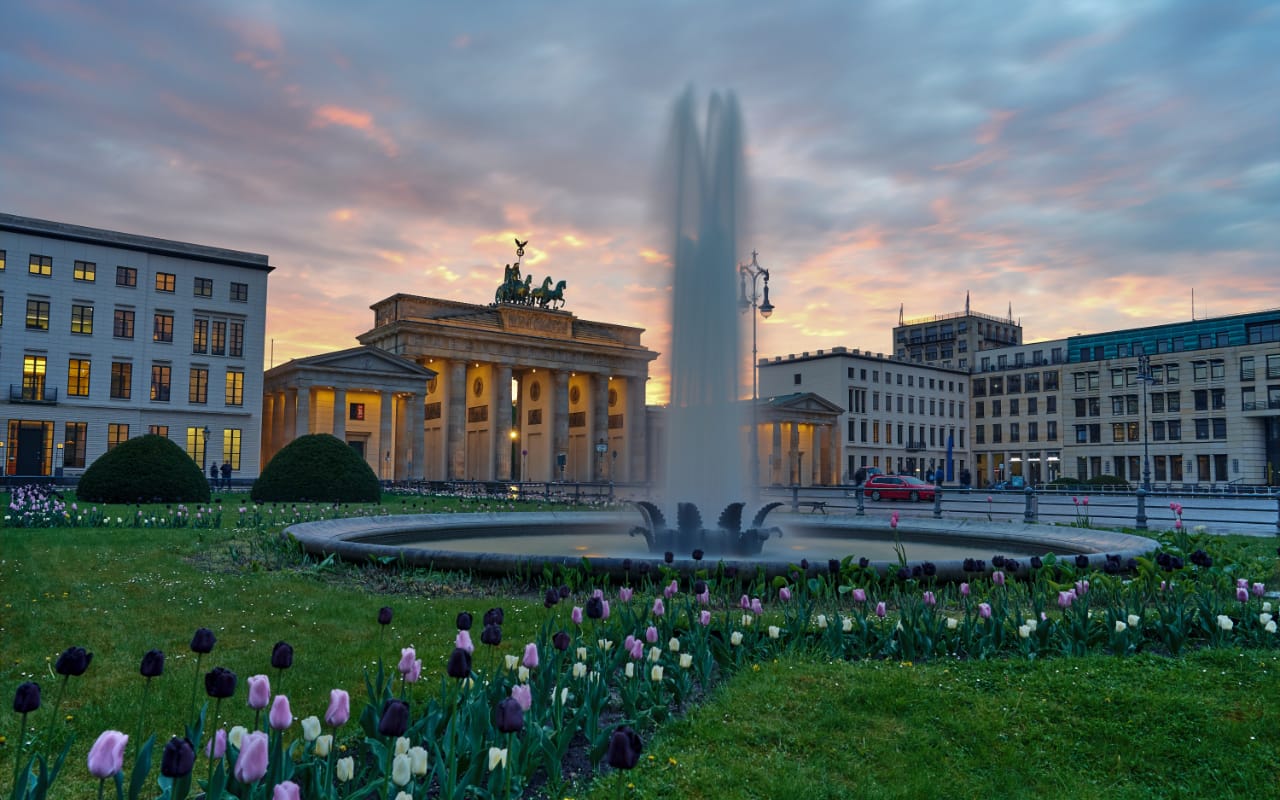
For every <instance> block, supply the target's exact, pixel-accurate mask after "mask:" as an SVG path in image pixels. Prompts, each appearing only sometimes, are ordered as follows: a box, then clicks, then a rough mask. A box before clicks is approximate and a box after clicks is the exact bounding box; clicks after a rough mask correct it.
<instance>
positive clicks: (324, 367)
mask: <svg viewBox="0 0 1280 800" xmlns="http://www.w3.org/2000/svg"><path fill="white" fill-rule="evenodd" d="M285 368H291V370H292V371H294V372H326V371H335V372H355V373H360V374H364V375H377V376H380V377H384V378H385V377H400V378H421V379H430V378H432V377H434V376H435V374H436V373H435V370H432V369H428V368H427V367H423V366H420V365H418V364H416V363H414V362H413V361H410V360H409V359H407V358H402V357H400V356H397V355H395V354H393V353H388V352H387V351H385V350H380V349H378V348H376V347H368V346H362V347H353V348H351V349H349V350H339V351H337V352H334V353H321V354H320V355H317V356H308V357H306V358H297V359H294V360H292V361H290V362H288V363H287V364H282V365H280V366H279V367H277V368H276V369H279V370H283V369H285ZM272 371H273V372H274V371H275V370H272Z"/></svg>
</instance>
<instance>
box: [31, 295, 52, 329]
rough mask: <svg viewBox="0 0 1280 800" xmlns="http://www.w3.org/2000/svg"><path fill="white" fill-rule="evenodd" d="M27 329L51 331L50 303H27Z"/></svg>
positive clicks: (38, 301) (33, 301)
mask: <svg viewBox="0 0 1280 800" xmlns="http://www.w3.org/2000/svg"><path fill="white" fill-rule="evenodd" d="M27 328H28V329H29V330H39V331H47V330H49V301H48V300H28V301H27Z"/></svg>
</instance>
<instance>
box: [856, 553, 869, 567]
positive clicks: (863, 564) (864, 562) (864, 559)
mask: <svg viewBox="0 0 1280 800" xmlns="http://www.w3.org/2000/svg"><path fill="white" fill-rule="evenodd" d="M858 566H859V567H862V568H863V569H866V568H867V567H869V566H871V559H869V558H867V557H866V556H863V557H862V558H860V559H858Z"/></svg>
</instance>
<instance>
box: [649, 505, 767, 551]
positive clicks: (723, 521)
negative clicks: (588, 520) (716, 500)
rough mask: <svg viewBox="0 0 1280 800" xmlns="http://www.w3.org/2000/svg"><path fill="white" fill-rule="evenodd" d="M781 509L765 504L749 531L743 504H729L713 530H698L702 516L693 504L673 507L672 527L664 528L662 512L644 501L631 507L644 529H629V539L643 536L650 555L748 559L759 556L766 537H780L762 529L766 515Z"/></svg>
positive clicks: (665, 526) (764, 528)
mask: <svg viewBox="0 0 1280 800" xmlns="http://www.w3.org/2000/svg"><path fill="white" fill-rule="evenodd" d="M780 505H783V504H782V503H769V504H768V505H766V506H765V507H764V508H762V509H760V510H759V511H758V512H757V513H756V516H755V518H754V519H753V520H752V521H751V527H749V528H747V529H746V530H743V529H742V509H743V507H745V506H746V503H730V504H729V505H727V506H725V509H724V511H722V512H720V519H719V521H718V522H717V523H716V527H715V529H713V530H708V529H706V528H704V527H702V513H701V512H700V511H698V507H697V506H696V505H694V504H693V503H680V504H679V506H677V516H676V527H674V528H669V527H667V522H666V519H665V518H664V517H663V516H662V511H661V510H659V508H658V507H657V506H656V505H654V504H653V503H650V502H648V501H647V500H642V501H640V502H638V503H636V504H635V506H636V507H637V508H639V509H640V513H641V514H643V515H644V521H645V526H644V527H636V528H632V529H631V535H632V536H643V537H644V540H645V543H646V544H648V545H649V552H650V553H662V554H664V555H665V554H666V553H672V554H675V553H681V554H684V553H690V554H693V553H701V554H702V555H705V556H711V557H713V558H719V557H722V556H736V557H739V558H741V557H750V556H758V555H760V549H761V548H762V547H763V546H764V543H765V540H766V539H768V538H769V537H770V536H774V535H777V536H781V535H782V531H781V530H779V529H778V528H766V527H764V519H765V517H767V516H769V512H770V511H772V510H774V509H775V508H777V507H778V506H780Z"/></svg>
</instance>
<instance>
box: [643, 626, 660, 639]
mask: <svg viewBox="0 0 1280 800" xmlns="http://www.w3.org/2000/svg"><path fill="white" fill-rule="evenodd" d="M644 640H645V641H646V642H648V643H649V644H657V643H658V629H657V628H655V627H654V626H652V625H650V626H649V627H647V628H645V629H644Z"/></svg>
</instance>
